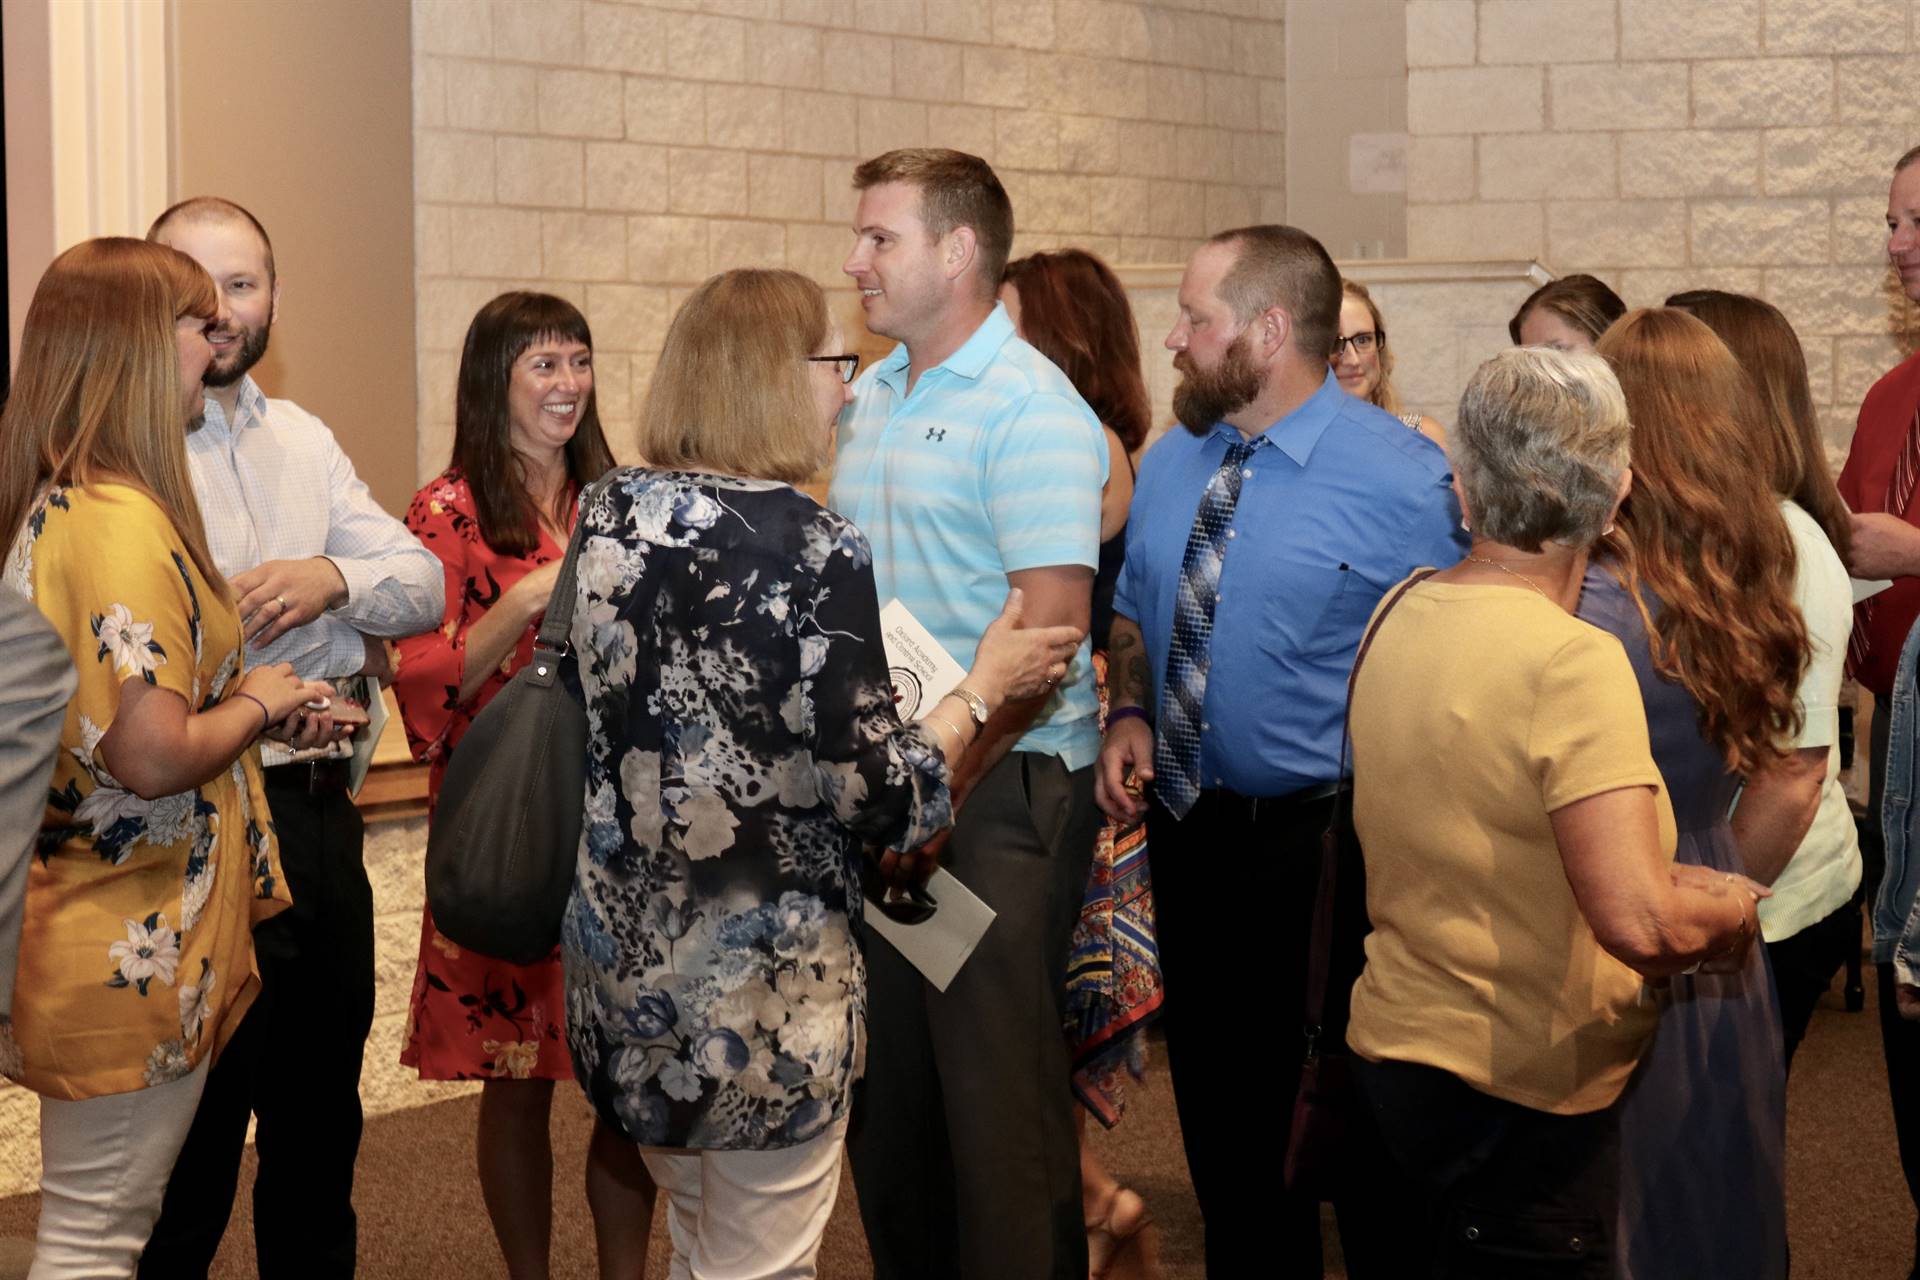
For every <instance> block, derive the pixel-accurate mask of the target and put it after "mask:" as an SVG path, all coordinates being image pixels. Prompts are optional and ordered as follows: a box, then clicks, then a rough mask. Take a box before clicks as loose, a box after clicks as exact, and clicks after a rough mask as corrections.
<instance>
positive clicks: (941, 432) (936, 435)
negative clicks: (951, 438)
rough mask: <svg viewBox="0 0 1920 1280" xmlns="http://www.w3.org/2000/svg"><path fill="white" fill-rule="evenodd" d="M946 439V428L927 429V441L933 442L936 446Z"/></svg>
mask: <svg viewBox="0 0 1920 1280" xmlns="http://www.w3.org/2000/svg"><path fill="white" fill-rule="evenodd" d="M946 438H947V429H946V428H945V427H928V428H927V439H929V440H931V441H933V442H934V443H935V444H938V443H939V442H940V441H942V440H945V439H946Z"/></svg>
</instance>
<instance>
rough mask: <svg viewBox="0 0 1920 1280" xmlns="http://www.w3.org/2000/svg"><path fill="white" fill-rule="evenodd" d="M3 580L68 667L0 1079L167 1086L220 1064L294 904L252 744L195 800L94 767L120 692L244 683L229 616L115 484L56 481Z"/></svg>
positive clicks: (1, 1040) (71, 1086)
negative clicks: (275, 931) (273, 919)
mask: <svg viewBox="0 0 1920 1280" xmlns="http://www.w3.org/2000/svg"><path fill="white" fill-rule="evenodd" d="M6 579H7V585H8V586H11V587H12V588H14V589H15V590H18V591H20V592H21V593H22V594H24V595H26V596H27V597H28V598H29V599H31V600H32V601H33V602H34V603H35V604H36V605H38V606H39V608H40V611H41V612H42V613H44V614H45V615H46V616H47V618H48V619H49V620H50V621H51V622H52V623H53V626H54V629H55V630H56V631H58V632H59V633H60V635H61V637H62V638H63V639H64V640H65V641H66V643H67V648H68V651H69V652H71V653H72V655H73V663H74V667H75V668H76V669H77V671H78V673H79V688H78V691H77V692H76V693H75V694H74V698H73V701H72V702H71V703H70V704H69V705H68V707H67V718H66V725H65V727H64V728H63V730H62V731H61V736H60V754H59V756H58V758H57V760H56V762H55V764H54V771H53V780H52V783H51V784H50V787H49V794H48V796H47V810H46V816H45V818H44V819H43V820H42V822H41V829H40V841H39V850H38V854H37V856H36V857H35V858H34V860H33V863H32V865H31V867H30V869H29V871H28V879H27V900H26V912H25V922H24V925H23V927H22V929H21V936H20V978H19V984H18V986H17V988H16V990H15V994H14V1001H13V1021H12V1024H11V1027H10V1028H9V1026H8V1024H7V1023H6V1021H5V1019H4V1018H0V1070H4V1071H5V1073H6V1074H7V1075H9V1076H11V1077H13V1078H14V1079H16V1080H18V1081H19V1082H20V1083H22V1084H24V1085H26V1086H27V1087H28V1088H29V1089H32V1090H33V1091H34V1092H36V1093H39V1094H43V1095H45V1096H47V1097H53V1098H75V1099H77V1098H91V1097H97V1096H99V1095H102V1094H112V1093H127V1092H131V1091H132V1090H135V1089H141V1088H145V1087H147V1086H149V1085H158V1084H165V1083H167V1082H168V1081H171V1080H178V1079H180V1078H181V1077H182V1076H185V1075H187V1074H188V1073H189V1072H191V1071H192V1070H193V1069H194V1068H195V1067H196V1066H197V1065H199V1063H200V1061H201V1059H202V1058H204V1057H206V1056H207V1055H208V1054H210V1053H217V1052H218V1051H219V1049H220V1047H221V1046H222V1045H224V1044H225V1043H226V1041H227V1039H228V1038H229V1037H230V1036H231V1035H232V1034H233V1031H234V1029H235V1028H236V1027H238V1026H239V1024H240V1018H241V1016H242V1015H243V1014H244V1013H245V1012H246V1009H247V1006H248V1005H250V1004H251V1003H252V1002H253V997H254V994H255V993H256V991H257V990H258V989H259V985H260V980H259V977H258V972H257V970H256V968H255V966H254V958H253V926H254V925H255V924H257V923H259V922H260V921H262V920H264V919H266V918H267V917H268V916H270V915H273V914H274V913H276V912H278V911H280V910H282V909H284V908H285V906H286V905H287V903H288V901H289V899H288V897H287V891H286V889H285V887H284V886H283V885H282V883H281V879H280V875H279V873H278V869H277V867H276V861H277V854H276V850H275V848H274V840H273V830H272V826H271V824H270V822H269V820H268V817H267V805H266V798H265V796H264V795H263V794H262V792H261V789H260V764H259V758H258V754H257V752H256V751H255V750H254V749H253V748H248V749H247V750H246V751H245V752H243V753H242V754H241V756H240V758H239V759H238V760H236V761H235V762H234V763H233V764H232V765H230V766H229V767H227V768H226V769H225V770H223V771H221V773H220V774H219V775H218V776H216V777H215V778H213V779H212V780H211V781H210V782H207V783H206V784H205V785H203V786H201V787H199V788H198V789H196V790H193V791H185V792H181V793H180V794H178V795H171V796H163V797H161V798H160V799H158V800H143V799H141V798H140V797H139V796H137V795H135V794H134V793H133V792H131V791H129V790H127V789H126V788H124V787H122V786H121V785H120V784H119V783H118V782H117V781H116V780H115V779H114V777H113V775H112V774H110V773H108V772H107V770H106V767H105V766H104V764H103V763H102V762H101V761H100V760H99V759H98V758H97V757H96V756H95V754H94V752H95V749H96V748H97V747H98V745H99V743H100V739H101V738H102V737H103V736H105V734H106V732H107V730H108V729H109V728H110V727H111V726H112V724H113V718H114V715H115V713H116V712H117V711H118V709H119V706H120V689H121V686H122V684H123V683H124V682H125V681H126V680H128V679H130V678H132V679H141V680H145V681H146V682H147V683H148V684H150V685H154V686H155V687H157V688H161V689H168V690H171V691H172V692H174V693H177V694H179V695H180V696H181V697H182V698H184V699H186V702H187V705H188V707H190V708H191V709H192V710H194V711H196V712H198V711H205V710H207V709H208V708H210V707H213V706H216V705H218V704H219V703H220V702H221V701H222V700H224V699H225V698H227V697H229V696H231V694H232V692H233V690H234V689H236V688H237V687H238V686H239V683H240V679H239V677H240V671H241V647H240V642H241V633H240V619H239V616H238V615H237V614H236V613H235V612H234V608H233V606H232V605H231V604H226V603H223V602H222V601H221V600H220V598H219V596H218V595H217V594H216V593H215V592H214V591H213V590H212V589H210V588H209V587H208V585H207V582H206V580H205V579H204V578H202V577H201V576H200V571H199V570H198V569H197V568H196V567H195V566H194V563H193V561H192V559H191V558H189V557H188V555H187V551H186V547H185V545H184V544H183V543H182V542H181V541H180V538H179V536H178V535H177V534H176V533H175V532H174V530H173V526H172V524H171V523H170V522H169V521H168V519H167V517H166V514H165V512H163V511H162V510H161V509H160V508H159V506H157V505H156V504H155V503H154V502H153V501H152V500H151V499H150V498H148V497H147V496H146V495H145V494H143V493H141V492H139V491H138V490H136V489H131V488H127V487H125V486H121V485H111V484H101V485H93V486H90V487H88V488H86V489H53V490H51V491H49V492H48V494H47V495H46V496H45V497H44V498H43V499H42V501H41V502H40V504H39V505H38V506H37V507H36V508H35V509H34V511H33V514H32V515H31V516H30V517H29V518H28V521H27V525H26V528H24V529H23V530H21V531H20V534H19V537H18V538H17V540H16V541H15V542H14V544H13V550H12V553H11V554H10V555H9V557H8V559H7V567H6Z"/></svg>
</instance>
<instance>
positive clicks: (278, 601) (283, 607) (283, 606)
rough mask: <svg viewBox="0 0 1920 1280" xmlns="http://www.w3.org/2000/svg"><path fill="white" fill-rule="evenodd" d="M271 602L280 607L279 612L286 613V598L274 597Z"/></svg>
mask: <svg viewBox="0 0 1920 1280" xmlns="http://www.w3.org/2000/svg"><path fill="white" fill-rule="evenodd" d="M273 600H274V603H275V604H277V605H279V606H280V612H282V613H285V612H286V611H287V598H286V597H285V596H275V597H274V598H273Z"/></svg>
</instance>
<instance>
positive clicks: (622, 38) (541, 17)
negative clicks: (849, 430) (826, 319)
mask: <svg viewBox="0 0 1920 1280" xmlns="http://www.w3.org/2000/svg"><path fill="white" fill-rule="evenodd" d="M1284 11H1285V6H1284V3H1282V0H1151V2H1145V0H1140V2H1136V0H648V2H647V3H601V2H600V0H413V11H412V12H413V37H414V52H413V78H414V189H415V199H416V224H415V242H416V266H415V271H416V277H417V278H416V280H415V290H416V308H417V315H418V321H417V331H418V339H419V353H420V354H419V411H418V416H419V420H420V444H419V466H420V474H421V476H422V477H423V478H424V477H427V476H430V475H432V474H434V473H435V472H436V471H437V470H438V469H439V468H440V467H441V466H443V465H444V463H445V461H446V458H447V455H448V450H449V446H450V443H451V438H452V413H453V384H454V374H455V370H456V368H457V366H458V361H459V348H460V342H461V339H462V337H463V335H464V333H465V331H466V326H467V323H468V321H469V320H470V319H471V318H472V316H473V313H474V311H475V310H476V309H477V308H478V307H479V306H480V304H481V303H483V302H485V301H486V300H487V299H488V298H490V297H492V296H493V295H494V294H495V293H497V292H499V291H500V290H502V289H506V288H512V287H540V288H544V289H547V290H549V291H552V292H556V293H559V294H562V295H564V296H566V297H568V298H570V299H572V300H573V301H574V302H575V303H577V304H578V305H580V306H581V308H582V310H583V311H585V313H586V315H587V317H588V320H589V321H590V323H591V324H592V326H593V329H594V339H595V343H596V346H597V347H598V351H597V353H596V355H597V367H598V368H597V385H598V389H599V394H600V397H601V399H600V408H601V417H602V420H603V421H604V422H605V423H606V424H607V426H608V428H609V432H610V434H612V435H613V437H614V442H615V448H616V451H617V452H621V453H625V452H627V451H628V450H627V441H628V439H629V438H630V430H631V423H632V419H633V416H634V412H635V409H636V407H637V404H638V401H639V398H640V396H641V395H642V394H643V393H644V391H645V388H646V385H647V381H648V378H649V377H650V375H651V372H652V369H653V365H654V361H655V359H656V358H657V354H658V352H659V350H660V346H661V342H662V340H663V338H664V336H665V333H666V327H667V323H668V321H669V319H670V318H671V316H672V313H673V308H674V307H675V305H677V303H678V302H679V301H680V299H681V298H682V297H683V296H684V295H685V292H686V290H687V289H688V288H689V287H690V286H692V285H694V284H697V283H698V282H699V281H700V280H702V279H704V278H705V277H706V276H707V275H708V274H710V273H711V272H714V271H718V270H721V269H723V268H726V267H730V266H752V265H776V266H788V267H792V268H793V269H795V270H798V271H802V272H805V273H806V274H807V275H809V276H812V277H813V278H814V279H816V280H818V281H819V282H820V283H821V284H822V285H825V286H828V287H829V288H830V289H833V290H835V307H836V312H837V314H839V315H840V316H841V318H842V321H843V323H844V324H845V325H846V327H847V328H848V331H849V334H850V335H855V334H858V332H859V321H858V314H859V313H858V309H857V307H856V306H855V305H853V299H852V295H851V291H850V290H849V289H848V287H847V282H846V277H845V276H843V275H842V274H841V272H840V263H841V262H842V261H843V260H844V259H845V257H846V255H847V253H848V251H849V250H850V249H851V247H852V235H851V232H850V230H849V226H848V224H849V221H850V218H851V214H852V211H853V205H854V197H853V192H852V191H851V189H850V187H849V185H848V183H849V179H850V177H851V173H852V169H853V166H854V165H855V164H856V163H857V162H858V161H859V160H860V159H862V158H864V157H866V156H869V155H874V154H877V153H878V152H881V151H884V150H886V149H888V148H891V147H896V146H904V145H929V144H932V145H944V146H952V147H957V148H960V149H962V150H967V151H972V152H975V153H977V154H980V155H982V156H985V157H986V158H987V159H988V160H990V161H991V162H992V163H993V164H994V166H995V168H996V169H997V170H998V171H999V173H1000V175H1001V178H1002V180H1003V181H1004V182H1005V183H1006V186H1007V189H1008V192H1009V194H1010V195H1011V196H1012V198H1013V204H1014V216H1015V222H1016V225H1017V226H1018V227H1019V228H1020V232H1019V239H1018V242H1017V244H1016V251H1017V252H1024V251H1031V250H1036V249H1044V248H1051V247H1054V246H1056V245H1059V244H1063V243H1074V244H1079V245H1083V246H1085V247H1087V248H1089V249H1091V250H1093V251H1094V252H1096V253H1099V254H1101V255H1102V256H1103V257H1105V258H1107V259H1108V260H1110V261H1113V262H1116V263H1169V262H1174V263H1177V262H1180V261H1182V260H1184V258H1185V257H1186V255H1187V253H1188V252H1189V251H1190V250H1191V248H1192V246H1193V245H1195V244H1196V243H1198V242H1199V241H1200V240H1201V239H1203V238H1204V237H1205V236H1206V235H1207V234H1208V233H1209V232H1210V231H1212V230H1217V229H1219V228H1221V227H1227V226H1234V225H1240V224H1244V223H1249V222H1256V221H1262V220H1281V219H1283V218H1284V217H1285V214H1286V208H1285V195H1284V185H1285V179H1284V176H1283V175H1284V164H1285V128H1286V97H1285V70H1284V69H1285V65H1286V44H1285V38H1284V37H1285V24H1284V21H1283V15H1284ZM1155 340H1156V341H1157V335H1155ZM867 349H869V350H873V349H884V348H883V347H878V344H875V345H874V346H869V347H868V348H867Z"/></svg>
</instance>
